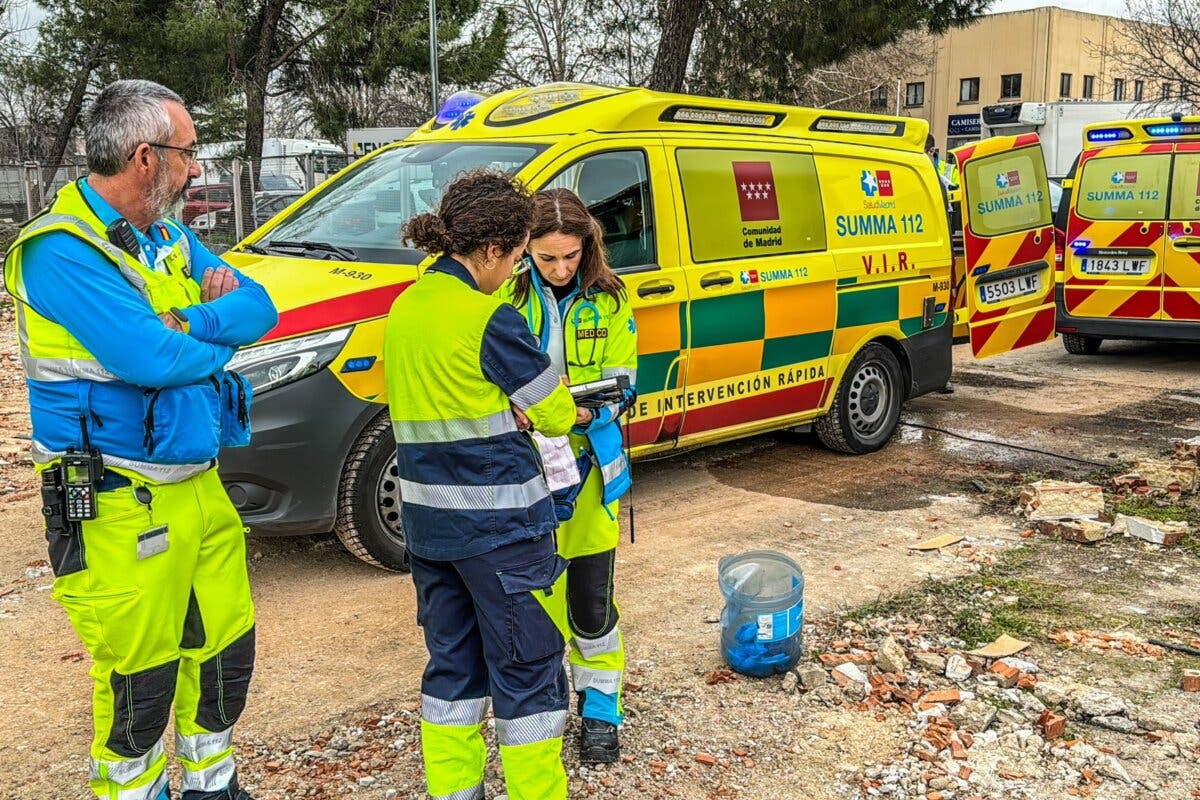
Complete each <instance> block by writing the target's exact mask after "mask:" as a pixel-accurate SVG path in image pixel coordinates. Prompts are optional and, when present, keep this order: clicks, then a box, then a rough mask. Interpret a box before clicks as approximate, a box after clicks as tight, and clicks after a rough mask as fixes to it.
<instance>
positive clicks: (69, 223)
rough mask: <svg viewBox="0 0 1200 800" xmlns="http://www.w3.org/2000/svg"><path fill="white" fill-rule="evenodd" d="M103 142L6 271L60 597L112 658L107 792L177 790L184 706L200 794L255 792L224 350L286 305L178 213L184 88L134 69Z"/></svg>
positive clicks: (244, 424)
mask: <svg viewBox="0 0 1200 800" xmlns="http://www.w3.org/2000/svg"><path fill="white" fill-rule="evenodd" d="M85 141H86V144H87V157H88V167H89V168H90V175H89V176H88V177H87V178H85V179H82V180H79V181H76V182H75V183H71V184H68V185H67V186H65V187H63V188H62V189H61V190H60V191H59V192H58V194H57V196H56V197H55V198H54V201H53V203H52V204H51V205H50V207H49V208H47V209H45V210H43V211H42V212H41V213H40V214H38V215H37V216H35V217H34V218H33V219H31V220H30V221H29V222H28V223H26V224H25V226H24V227H23V228H22V230H21V233H20V235H19V236H18V238H17V241H16V242H15V243H14V244H13V245H12V247H11V248H10V249H9V251H8V254H7V257H6V259H5V262H4V283H5V286H6V288H7V289H8V291H9V293H10V294H11V295H12V297H13V300H14V302H15V304H16V312H17V327H18V333H19V338H20V345H21V361H22V364H23V366H24V369H25V375H26V378H27V381H28V385H29V404H30V416H31V422H32V427H33V437H32V438H33V456H34V462H35V464H36V466H37V470H38V473H39V474H40V475H41V477H42V501H43V512H42V513H43V515H44V516H45V518H46V519H45V526H46V539H47V542H48V543H49V555H50V562H51V566H52V567H53V569H54V573H55V581H54V589H53V593H52V594H53V597H54V599H55V600H57V601H58V603H59V604H61V605H62V606H63V608H64V610H65V611H66V613H67V616H68V617H69V619H70V621H71V624H72V626H73V627H74V629H75V632H76V634H77V635H78V636H79V638H80V640H81V641H82V642H83V644H84V646H85V647H86V648H87V650H88V652H89V654H90V655H91V657H92V661H93V665H92V668H91V672H90V674H91V677H92V679H93V681H94V687H93V692H92V700H93V721H94V735H93V739H92V746H91V775H90V778H91V780H90V783H91V787H92V790H93V791H94V792H95V794H96V796H97V797H101V798H107V799H108V800H169V798H170V797H171V793H170V789H169V787H168V785H167V773H166V755H165V751H164V746H163V741H162V739H163V734H164V732H165V731H166V727H167V722H168V718H169V716H170V714H171V710H172V708H174V711H175V754H176V756H177V757H178V759H179V761H180V764H181V766H182V772H183V785H182V794H183V800H248V798H249V796H248V795H247V794H246V793H245V792H244V791H242V790H241V789H240V788H239V786H238V780H237V772H236V769H235V767H234V759H233V756H234V748H233V743H232V733H233V725H234V723H235V722H236V721H237V719H238V717H239V715H240V714H241V712H242V709H243V708H244V706H245V703H246V692H247V689H248V687H249V684H250V674H251V672H252V670H253V666H254V607H253V604H252V603H251V599H250V584H249V579H248V576H247V572H246V543H245V538H244V535H243V531H244V528H243V526H242V521H241V519H239V517H238V514H237V511H235V510H234V508H233V506H232V504H231V503H230V501H229V498H228V496H227V495H226V494H225V491H224V489H223V488H222V486H221V481H220V479H219V478H218V476H217V470H216V457H217V453H218V452H219V450H220V449H221V448H222V447H231V446H238V445H245V444H247V443H248V441H249V437H250V423H249V420H250V415H249V411H250V409H249V405H250V395H251V390H250V386H249V384H248V383H247V382H246V381H245V380H244V379H242V378H241V376H239V375H237V374H236V373H232V372H227V371H226V370H225V365H226V364H227V363H228V362H229V360H230V358H231V357H232V356H233V354H234V352H235V351H236V349H237V348H238V347H239V346H242V345H246V344H250V343H252V342H254V341H256V340H258V339H259V338H261V337H262V335H263V334H264V333H266V332H267V331H268V330H270V329H271V328H272V327H274V325H275V323H276V321H277V315H276V312H275V307H274V305H273V304H272V303H271V300H270V298H269V297H268V296H267V293H266V291H265V290H264V289H263V288H262V287H261V286H259V285H258V284H256V283H254V282H253V281H251V280H250V279H248V278H247V277H245V276H244V275H241V274H239V273H238V272H236V271H234V270H233V269H231V268H230V267H228V266H227V265H226V264H225V263H224V262H223V261H221V259H219V258H218V257H217V256H215V255H213V254H212V253H211V252H209V251H208V250H207V249H206V248H205V247H204V245H202V244H201V243H200V242H199V240H197V239H196V237H195V235H194V234H193V233H192V232H191V231H190V230H188V229H187V228H186V227H185V226H183V225H182V224H180V223H179V222H177V221H175V220H174V219H172V218H171V216H172V214H171V209H172V208H173V207H175V206H178V205H179V203H180V201H181V200H182V198H183V193H184V191H185V189H186V188H187V184H188V182H189V181H190V179H191V178H193V177H196V176H198V175H199V167H198V165H197V164H196V161H195V156H196V150H195V147H196V129H195V126H194V125H193V123H192V119H191V117H190V116H189V115H188V112H187V110H186V109H185V108H184V106H183V102H182V101H181V100H180V98H179V96H178V95H176V94H175V93H174V92H172V91H171V90H169V89H167V88H166V87H164V86H160V85H158V84H156V83H151V82H150V81H128V80H127V81H118V82H116V83H114V84H112V85H110V86H108V87H106V88H105V89H104V90H103V91H102V92H101V93H100V95H99V96H98V97H97V98H96V101H95V103H94V105H93V106H92V108H91V111H90V114H89V118H88V122H87V127H86V131H85Z"/></svg>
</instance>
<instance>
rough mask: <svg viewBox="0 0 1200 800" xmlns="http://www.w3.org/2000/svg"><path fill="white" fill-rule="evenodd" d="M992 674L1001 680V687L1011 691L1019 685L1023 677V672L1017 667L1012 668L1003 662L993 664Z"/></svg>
mask: <svg viewBox="0 0 1200 800" xmlns="http://www.w3.org/2000/svg"><path fill="white" fill-rule="evenodd" d="M991 673H992V674H993V675H995V676H996V677H997V678H998V679H999V683H1000V686H1002V687H1003V688H1005V689H1011V688H1012V687H1013V686H1016V685H1017V680H1018V679H1019V678H1020V677H1021V671H1020V670H1019V669H1017V668H1016V667H1011V666H1009V665H1008V664H1005V663H1004V662H1003V661H997V662H996V663H995V664H992V669H991Z"/></svg>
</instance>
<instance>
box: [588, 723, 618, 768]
mask: <svg viewBox="0 0 1200 800" xmlns="http://www.w3.org/2000/svg"><path fill="white" fill-rule="evenodd" d="M620 757H621V743H620V741H618V739H617V726H616V725H613V724H612V723H611V722H605V721H604V720H602V719H588V718H587V717H584V718H583V730H582V731H581V732H580V734H579V760H580V761H582V762H583V763H584V764H611V763H613V762H614V761H616V760H617V759H618V758H620Z"/></svg>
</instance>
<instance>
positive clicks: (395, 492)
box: [334, 414, 409, 572]
mask: <svg viewBox="0 0 1200 800" xmlns="http://www.w3.org/2000/svg"><path fill="white" fill-rule="evenodd" d="M334 532H335V533H336V534H337V537H338V538H339V539H341V540H342V544H344V545H345V546H346V549H347V550H349V551H350V552H351V553H353V554H354V555H356V556H358V557H359V558H361V559H362V560H363V561H365V562H367V563H368V564H373V565H374V566H376V567H381V568H383V569H387V570H392V571H394V572H408V566H409V564H408V550H407V549H405V547H404V525H403V523H402V522H401V521H400V486H399V478H398V477H397V475H396V440H395V438H393V436H392V423H391V420H390V419H388V415H387V414H381V415H379V416H378V417H376V418H375V419H374V420H372V421H371V423H370V424H369V425H367V427H366V429H365V430H364V431H363V432H362V435H360V436H359V437H358V440H357V441H356V442H355V443H354V446H353V447H351V448H350V455H349V457H347V459H346V467H345V469H343V470H342V479H341V482H340V483H339V484H338V502H337V520H336V521H335V523H334Z"/></svg>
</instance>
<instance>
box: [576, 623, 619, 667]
mask: <svg viewBox="0 0 1200 800" xmlns="http://www.w3.org/2000/svg"><path fill="white" fill-rule="evenodd" d="M573 638H574V641H575V647H576V648H578V649H579V652H580V654H581V655H582V656H583V657H584V658H588V659H591V658H595V657H596V656H598V655H602V654H604V653H615V652H617V651H618V650H620V649H621V628H620V626H617V627H614V628H613V629H612V630H611V631H609V632H608V633H606V634H605V635H603V636H601V637H599V638H598V639H585V638H583V637H582V636H575V637H573Z"/></svg>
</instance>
